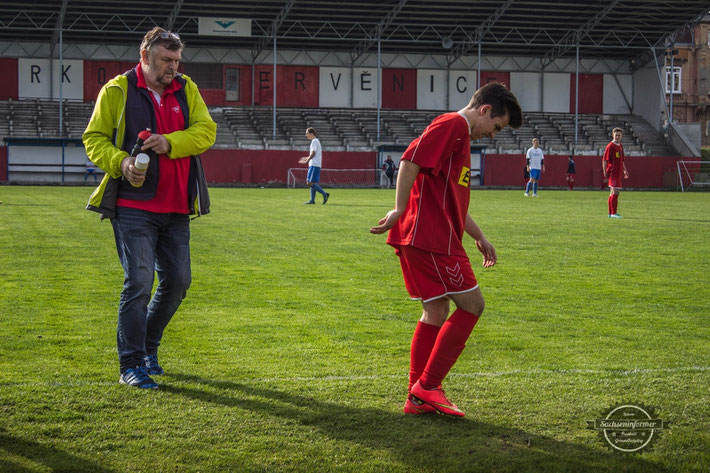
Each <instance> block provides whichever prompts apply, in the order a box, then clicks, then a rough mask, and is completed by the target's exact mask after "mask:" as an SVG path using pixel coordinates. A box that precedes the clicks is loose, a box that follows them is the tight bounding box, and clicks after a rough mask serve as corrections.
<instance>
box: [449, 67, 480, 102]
mask: <svg viewBox="0 0 710 473" xmlns="http://www.w3.org/2000/svg"><path fill="white" fill-rule="evenodd" d="M476 75H477V73H476V71H449V109H450V110H460V109H462V108H463V107H465V106H466V105H468V102H469V101H470V100H471V96H472V95H473V93H474V92H475V91H476Z"/></svg>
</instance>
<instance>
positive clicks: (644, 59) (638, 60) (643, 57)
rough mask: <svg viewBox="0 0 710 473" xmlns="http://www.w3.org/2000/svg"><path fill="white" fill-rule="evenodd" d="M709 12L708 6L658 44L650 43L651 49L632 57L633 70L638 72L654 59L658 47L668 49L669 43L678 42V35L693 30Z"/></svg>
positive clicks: (657, 42)
mask: <svg viewBox="0 0 710 473" xmlns="http://www.w3.org/2000/svg"><path fill="white" fill-rule="evenodd" d="M707 14H708V10H707V8H705V9H703V11H702V12H700V13H698V15H696V17H695V18H693V19H692V20H691V21H689V22H688V23H686V24H684V25H683V26H681V27H680V28H678V29H677V30H675V31H674V32H673V33H671V34H669V35H668V36H666V37H664V38H661V39H659V40H658V41H656V44H654V45H652V46H651V45H649V46H651V48H650V49H647V50H644V51H642V52H640V53H639V54H638V55H636V57H634V58H632V59H631V72H636V71H637V70H638V69H640V68H641V67H643V66H645V65H646V64H647V63H648V62H650V61H651V60H652V59H654V58H655V57H656V54H657V52H656V49H666V48H667V47H668V45H670V44H672V43H675V42H676V40H677V39H678V36H681V35H683V34H685V33H687V32H688V31H692V30H693V28H694V27H695V25H696V24H698V22H700V20H702V19H703V18H705V16H706V15H707Z"/></svg>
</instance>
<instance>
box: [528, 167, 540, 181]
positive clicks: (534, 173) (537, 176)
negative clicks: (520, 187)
mask: <svg viewBox="0 0 710 473" xmlns="http://www.w3.org/2000/svg"><path fill="white" fill-rule="evenodd" d="M530 177H531V178H533V179H535V180H536V181H539V180H540V170H539V169H531V170H530Z"/></svg>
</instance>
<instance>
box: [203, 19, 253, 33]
mask: <svg viewBox="0 0 710 473" xmlns="http://www.w3.org/2000/svg"><path fill="white" fill-rule="evenodd" d="M197 34H198V35H200V36H251V20H249V19H247V18H211V17H204V16H201V17H200V18H199V19H198V21H197Z"/></svg>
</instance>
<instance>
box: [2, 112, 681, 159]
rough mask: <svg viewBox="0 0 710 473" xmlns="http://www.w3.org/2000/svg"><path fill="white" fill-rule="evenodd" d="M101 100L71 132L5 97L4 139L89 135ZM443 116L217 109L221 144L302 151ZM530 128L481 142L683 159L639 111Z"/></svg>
mask: <svg viewBox="0 0 710 473" xmlns="http://www.w3.org/2000/svg"><path fill="white" fill-rule="evenodd" d="M93 107H94V104H93V103H91V102H87V103H82V102H76V101H65V102H64V105H63V113H64V117H63V120H62V122H63V131H64V133H63V134H60V132H59V102H58V101H49V100H7V101H0V116H2V117H5V118H6V119H4V120H1V121H0V138H2V137H8V138H18V137H22V138H56V137H61V136H64V137H67V138H81V135H82V133H83V132H84V129H85V128H86V124H87V123H88V121H89V118H90V117H91V112H92V110H93ZM439 113H441V112H437V111H431V110H411V111H402V110H381V112H380V136H379V140H378V138H377V110H373V109H311V108H281V109H278V111H277V117H276V137H275V138H274V136H273V111H272V109H271V108H270V107H260V108H251V107H213V108H211V114H212V117H213V118H214V120H215V121H216V122H217V125H218V126H217V142H216V144H215V147H216V148H222V149H233V148H237V149H259V150H263V149H272V150H302V149H307V148H308V143H309V141H308V139H307V138H306V137H305V134H304V133H305V129H306V128H307V127H314V128H315V129H316V130H318V133H319V137H320V139H321V143H322V144H323V146H324V147H325V148H326V149H328V150H331V151H372V150H373V149H374V148H375V147H376V146H377V145H379V144H401V145H406V144H408V143H409V142H410V141H411V140H413V139H414V138H416V137H417V136H419V134H421V132H422V131H423V130H424V128H425V127H426V125H427V124H428V123H430V122H431V120H433V119H434V118H435V117H436V116H437V115H438V114H439ZM524 118H525V120H524V123H523V126H522V127H520V128H519V129H517V130H513V129H510V128H505V129H504V130H503V131H501V132H500V133H498V134H497V135H496V137H495V139H494V140H491V139H489V138H484V139H482V140H480V144H484V145H486V146H487V147H488V149H489V152H491V153H498V154H521V153H524V152H525V150H527V148H528V147H529V146H530V142H531V140H532V138H533V137H537V138H539V139H540V146H541V147H542V148H543V150H544V151H545V152H546V153H547V154H576V155H601V154H602V153H603V151H604V147H605V146H606V145H607V143H609V137H610V136H611V130H612V129H613V128H614V127H617V126H620V127H622V128H624V130H625V135H624V146H625V149H626V151H627V153H628V154H629V155H630V156H675V155H676V153H675V152H674V151H672V150H671V149H670V148H669V146H668V145H667V143H666V140H665V139H664V137H663V134H662V133H660V132H658V131H656V130H655V129H654V128H653V127H652V126H651V125H649V124H648V123H647V122H646V121H645V120H644V119H643V118H640V117H638V116H635V115H589V114H587V115H584V114H582V115H579V119H578V121H579V129H578V130H579V131H578V133H577V135H578V136H577V144H576V145H575V141H574V135H575V121H574V114H570V113H542V112H527V113H525V116H524Z"/></svg>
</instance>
